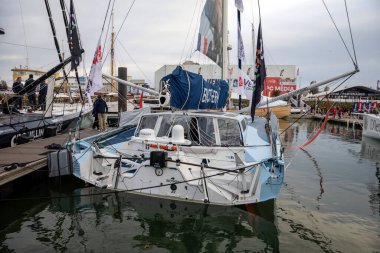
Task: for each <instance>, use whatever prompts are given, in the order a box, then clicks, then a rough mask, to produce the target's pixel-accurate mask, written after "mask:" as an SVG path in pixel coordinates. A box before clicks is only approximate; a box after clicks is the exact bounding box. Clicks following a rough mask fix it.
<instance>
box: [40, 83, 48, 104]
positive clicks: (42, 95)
mask: <svg viewBox="0 0 380 253" xmlns="http://www.w3.org/2000/svg"><path fill="white" fill-rule="evenodd" d="M47 89H48V86H47V83H46V82H45V81H43V82H42V83H41V84H40V91H39V92H38V106H41V110H42V111H45V109H46V94H47Z"/></svg>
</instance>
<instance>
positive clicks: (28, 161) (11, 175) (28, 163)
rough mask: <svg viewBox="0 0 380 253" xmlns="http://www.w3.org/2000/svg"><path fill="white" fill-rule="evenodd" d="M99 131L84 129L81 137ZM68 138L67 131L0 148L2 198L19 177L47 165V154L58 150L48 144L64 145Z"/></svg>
mask: <svg viewBox="0 0 380 253" xmlns="http://www.w3.org/2000/svg"><path fill="white" fill-rule="evenodd" d="M98 133H99V132H98V131H96V130H93V129H84V130H81V131H80V138H81V139H82V138H86V137H89V136H92V135H96V134H98ZM68 138H69V135H68V133H65V134H59V135H56V136H53V137H50V138H46V139H36V140H33V141H31V142H29V143H25V144H21V145H17V146H16V147H9V148H3V149H0V189H1V191H0V199H1V198H4V197H6V196H8V195H10V194H11V193H12V192H13V191H14V189H13V188H14V187H12V184H13V183H14V182H15V181H17V179H19V178H21V177H24V176H27V175H29V174H32V173H33V172H35V171H37V170H40V169H42V168H45V167H47V154H48V153H49V152H52V151H56V150H54V149H47V148H45V147H46V146H48V145H50V144H53V143H56V144H60V145H63V144H65V143H66V142H67V141H68Z"/></svg>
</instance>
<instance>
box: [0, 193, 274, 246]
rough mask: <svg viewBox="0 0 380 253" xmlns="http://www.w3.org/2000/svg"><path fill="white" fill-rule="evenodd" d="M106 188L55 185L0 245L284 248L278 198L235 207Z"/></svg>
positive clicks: (7, 230)
mask: <svg viewBox="0 0 380 253" xmlns="http://www.w3.org/2000/svg"><path fill="white" fill-rule="evenodd" d="M100 191H101V190H99V189H97V188H94V187H89V188H81V189H76V190H75V191H74V194H75V195H77V194H81V195H87V196H82V197H69V196H70V195H72V194H73V192H68V191H66V193H64V192H56V191H50V194H51V196H52V198H53V199H52V200H51V201H50V202H48V203H43V204H36V205H35V206H30V210H28V211H27V212H25V213H27V214H30V215H26V216H24V217H23V218H22V219H19V220H18V221H17V222H16V223H17V224H13V225H12V226H10V225H9V224H8V226H6V228H5V229H4V230H2V231H1V233H0V234H1V236H0V238H1V239H0V251H1V252H2V251H8V250H9V251H12V250H15V251H17V252H18V251H23V250H24V249H29V250H28V251H29V252H33V251H34V250H33V249H36V250H35V252H39V250H37V249H41V248H44V247H48V248H50V249H54V250H55V251H68V252H75V251H76V252H87V251H91V252H104V251H107V252H120V251H121V250H123V251H127V252H130V251H138V252H140V251H141V250H148V249H152V250H153V251H154V252H157V251H159V252H161V251H163V252H167V251H169V252H201V251H207V252H235V251H251V250H254V251H273V252H279V241H278V230H277V227H276V225H275V216H274V209H275V204H274V201H268V202H265V203H261V204H257V205H249V206H242V207H241V208H237V207H224V206H210V205H204V204H195V203H185V202H178V201H173V200H164V199H155V198H147V197H144V196H140V195H134V194H126V193H108V194H100ZM94 194H95V195H94ZM64 196H67V197H64ZM37 207H38V208H37ZM32 209H35V211H31V210H32ZM25 213H24V214H25ZM15 234H17V237H18V238H20V237H21V238H24V240H23V245H20V244H18V243H17V241H18V240H16V239H13V235H15ZM17 237H15V238H17ZM116 242H117V243H116Z"/></svg>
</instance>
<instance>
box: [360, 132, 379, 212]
mask: <svg viewBox="0 0 380 253" xmlns="http://www.w3.org/2000/svg"><path fill="white" fill-rule="evenodd" d="M360 157H362V158H365V159H370V160H371V161H373V162H374V167H375V168H376V169H375V178H376V179H377V185H376V184H369V185H368V191H369V192H370V195H369V203H370V207H371V209H372V211H373V213H374V214H378V215H380V194H379V192H380V141H379V140H375V139H373V138H368V137H366V136H363V137H362V142H361V150H360Z"/></svg>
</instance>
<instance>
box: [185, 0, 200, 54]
mask: <svg viewBox="0 0 380 253" xmlns="http://www.w3.org/2000/svg"><path fill="white" fill-rule="evenodd" d="M197 4H198V2H197ZM200 9H201V3H199V5H198V13H199V14H198V17H197V22H196V23H195V27H197V26H198V24H199V19H200V18H201V15H202V13H201V12H200ZM196 32H197V29H194V35H193V39H192V41H191V44H190V45H189V46H190V47H189V51H188V52H189V55H188V56H187V59H191V57H192V56H193V54H194V52H196V50H195V49H193V48H194V41H195V38H196Z"/></svg>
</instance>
